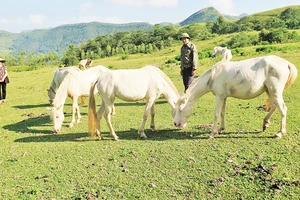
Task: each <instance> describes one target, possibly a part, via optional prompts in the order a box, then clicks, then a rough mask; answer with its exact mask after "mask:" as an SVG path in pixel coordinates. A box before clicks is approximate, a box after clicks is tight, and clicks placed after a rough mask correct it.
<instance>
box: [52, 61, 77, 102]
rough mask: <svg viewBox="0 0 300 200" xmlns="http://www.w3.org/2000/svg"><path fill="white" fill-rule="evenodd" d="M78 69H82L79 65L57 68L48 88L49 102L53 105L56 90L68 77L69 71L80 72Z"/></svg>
mask: <svg viewBox="0 0 300 200" xmlns="http://www.w3.org/2000/svg"><path fill="white" fill-rule="evenodd" d="M78 71H80V69H78V67H75V66H72V67H64V68H58V69H56V70H55V72H54V75H53V78H52V81H51V83H50V86H49V89H47V92H48V97H49V102H50V104H51V105H52V104H53V99H54V98H55V95H56V91H57V89H58V87H59V86H60V84H61V82H62V81H63V80H64V78H65V77H66V75H67V74H68V73H69V72H78Z"/></svg>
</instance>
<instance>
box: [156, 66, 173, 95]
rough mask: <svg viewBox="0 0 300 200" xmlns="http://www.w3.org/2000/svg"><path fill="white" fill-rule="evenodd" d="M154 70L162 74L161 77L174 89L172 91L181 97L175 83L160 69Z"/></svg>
mask: <svg viewBox="0 0 300 200" xmlns="http://www.w3.org/2000/svg"><path fill="white" fill-rule="evenodd" d="M153 68H154V69H155V70H156V71H158V72H159V73H160V75H161V76H162V77H163V78H164V79H165V80H166V81H167V83H168V84H169V86H170V87H171V88H172V90H173V91H174V92H175V94H176V95H177V96H179V92H178V90H177V88H176V86H175V85H174V83H173V82H172V81H171V79H170V78H169V77H168V76H167V75H166V74H165V73H164V72H163V71H162V70H161V69H159V68H158V67H155V66H153Z"/></svg>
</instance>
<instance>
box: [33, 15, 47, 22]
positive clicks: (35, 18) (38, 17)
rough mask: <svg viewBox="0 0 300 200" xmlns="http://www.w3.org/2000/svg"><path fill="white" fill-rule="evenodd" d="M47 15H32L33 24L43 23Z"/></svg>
mask: <svg viewBox="0 0 300 200" xmlns="http://www.w3.org/2000/svg"><path fill="white" fill-rule="evenodd" d="M46 19H47V17H45V16H43V15H30V16H29V20H30V22H31V23H33V24H43V23H44V21H45V20H46Z"/></svg>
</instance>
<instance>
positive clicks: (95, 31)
mask: <svg viewBox="0 0 300 200" xmlns="http://www.w3.org/2000/svg"><path fill="white" fill-rule="evenodd" d="M246 15H247V14H242V15H240V16H229V15H222V14H221V13H220V12H219V11H217V10H216V9H215V8H213V7H208V8H204V9H201V10H199V11H198V12H195V13H193V14H192V15H191V16H189V17H188V18H186V19H185V20H183V21H182V22H178V23H177V24H176V25H179V26H185V25H188V24H192V23H200V22H211V21H215V20H217V19H218V17H220V16H224V17H225V18H226V19H228V20H233V19H238V18H240V17H243V16H246ZM161 24H162V25H163V24H170V23H167V22H163V23H161ZM152 27H153V25H151V24H149V23H147V22H139V23H127V24H111V23H101V22H90V23H78V24H68V25H62V26H58V27H55V28H50V29H38V30H29V31H23V32H21V33H10V32H7V31H3V30H0V54H7V53H8V52H14V53H19V52H22V51H25V52H27V53H29V52H37V53H48V52H50V51H51V52H58V53H59V54H61V53H62V52H63V51H64V50H65V49H66V48H68V46H69V44H75V45H78V44H80V43H82V42H86V41H88V40H89V39H92V38H95V37H97V36H99V35H106V34H112V33H114V32H124V31H131V30H151V29H152Z"/></svg>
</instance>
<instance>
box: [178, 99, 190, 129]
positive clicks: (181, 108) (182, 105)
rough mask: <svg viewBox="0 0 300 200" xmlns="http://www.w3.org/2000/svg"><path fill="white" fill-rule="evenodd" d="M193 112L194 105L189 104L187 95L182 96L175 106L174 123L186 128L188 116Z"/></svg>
mask: <svg viewBox="0 0 300 200" xmlns="http://www.w3.org/2000/svg"><path fill="white" fill-rule="evenodd" d="M192 113H193V107H192V106H191V105H187V99H186V97H185V96H181V97H180V98H179V99H178V101H177V103H176V107H175V115H174V120H173V123H174V125H175V126H177V127H178V128H181V129H184V128H185V127H186V122H187V120H188V118H189V117H190V116H191V115H192Z"/></svg>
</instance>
